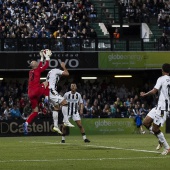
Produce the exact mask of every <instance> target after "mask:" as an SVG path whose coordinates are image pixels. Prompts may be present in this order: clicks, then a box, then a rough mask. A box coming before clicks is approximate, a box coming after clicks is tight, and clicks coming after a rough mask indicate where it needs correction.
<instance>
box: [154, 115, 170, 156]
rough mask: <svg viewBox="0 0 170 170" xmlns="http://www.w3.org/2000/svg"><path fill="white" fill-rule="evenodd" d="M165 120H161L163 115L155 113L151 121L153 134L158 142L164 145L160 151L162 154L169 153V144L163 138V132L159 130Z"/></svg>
mask: <svg viewBox="0 0 170 170" xmlns="http://www.w3.org/2000/svg"><path fill="white" fill-rule="evenodd" d="M164 122H165V120H163V117H161V116H160V115H157V114H155V118H154V122H153V132H154V134H155V136H156V137H157V138H158V140H159V144H161V145H162V146H163V147H164V151H163V152H162V155H167V154H169V153H170V146H169V144H168V142H167V140H166V139H165V136H164V134H163V133H162V132H161V130H160V126H161V124H162V125H163V124H164Z"/></svg>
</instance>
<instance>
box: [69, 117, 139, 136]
mask: <svg viewBox="0 0 170 170" xmlns="http://www.w3.org/2000/svg"><path fill="white" fill-rule="evenodd" d="M82 124H83V127H84V129H85V131H86V134H87V135H114V134H134V133H137V129H136V126H135V123H134V120H133V119H128V118H111V119H109V118H106V119H100V118H96V119H85V118H84V119H82ZM70 135H80V130H79V129H78V128H76V125H75V128H70Z"/></svg>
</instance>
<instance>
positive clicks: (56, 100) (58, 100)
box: [47, 62, 74, 134]
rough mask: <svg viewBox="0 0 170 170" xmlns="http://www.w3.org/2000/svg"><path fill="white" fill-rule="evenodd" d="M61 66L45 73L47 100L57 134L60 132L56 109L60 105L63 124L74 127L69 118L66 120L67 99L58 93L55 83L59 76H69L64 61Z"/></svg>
mask: <svg viewBox="0 0 170 170" xmlns="http://www.w3.org/2000/svg"><path fill="white" fill-rule="evenodd" d="M61 67H62V69H63V70H60V69H56V68H54V69H52V70H50V71H49V72H48V74H47V81H48V83H49V90H50V93H49V101H50V103H51V104H52V105H53V111H52V112H53V121H54V127H53V130H54V131H56V132H58V133H59V134H62V132H61V131H60V129H59V127H58V111H59V110H60V107H61V109H62V113H63V116H64V118H63V122H64V125H65V126H69V127H74V125H72V124H71V123H70V122H69V120H68V114H67V111H68V103H67V101H66V100H65V99H64V98H63V97H62V96H61V95H60V94H59V93H58V91H57V84H58V82H59V80H60V77H61V76H69V72H68V70H67V69H66V67H65V63H64V62H61Z"/></svg>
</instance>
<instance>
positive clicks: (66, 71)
mask: <svg viewBox="0 0 170 170" xmlns="http://www.w3.org/2000/svg"><path fill="white" fill-rule="evenodd" d="M61 67H62V69H63V73H62V76H69V72H68V70H67V68H66V66H65V63H64V62H61Z"/></svg>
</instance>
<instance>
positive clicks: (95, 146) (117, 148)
mask: <svg viewBox="0 0 170 170" xmlns="http://www.w3.org/2000/svg"><path fill="white" fill-rule="evenodd" d="M32 143H42V144H43V143H44V144H50V145H58V144H59V145H70V146H71V145H72V146H73V145H74V144H70V143H64V144H63V143H54V142H32ZM76 145H77V144H76ZM77 146H85V147H94V148H103V149H115V150H126V151H135V152H145V153H158V154H160V153H161V152H159V151H149V150H141V149H133V148H132V149H130V148H119V147H114V146H100V145H89V144H87V145H77Z"/></svg>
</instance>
